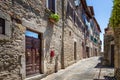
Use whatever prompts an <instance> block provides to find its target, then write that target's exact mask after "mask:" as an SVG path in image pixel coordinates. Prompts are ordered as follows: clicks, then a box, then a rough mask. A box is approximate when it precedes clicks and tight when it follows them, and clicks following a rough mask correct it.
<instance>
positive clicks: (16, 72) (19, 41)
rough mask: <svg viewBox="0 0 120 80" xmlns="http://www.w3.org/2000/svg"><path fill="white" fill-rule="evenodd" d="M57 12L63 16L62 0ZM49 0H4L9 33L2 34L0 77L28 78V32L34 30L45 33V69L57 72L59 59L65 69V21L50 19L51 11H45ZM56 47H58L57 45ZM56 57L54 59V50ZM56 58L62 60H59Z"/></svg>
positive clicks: (0, 12) (1, 13)
mask: <svg viewBox="0 0 120 80" xmlns="http://www.w3.org/2000/svg"><path fill="white" fill-rule="evenodd" d="M57 3H58V5H57V8H58V10H57V12H58V13H59V15H61V12H60V11H61V10H60V9H61V5H60V1H58V2H57ZM45 9H46V1H40V0H35V1H33V0H30V1H29V2H26V1H25V0H15V2H13V3H12V1H11V0H6V1H4V0H2V1H1V2H0V17H1V18H3V19H5V21H6V23H5V25H6V34H5V35H2V34H0V79H1V80H23V79H25V78H26V63H25V62H26V61H25V31H26V30H31V31H35V32H38V33H40V34H41V35H42V51H41V53H42V55H41V58H42V59H41V72H42V73H44V74H49V73H52V72H54V71H55V65H56V60H57V62H58V65H57V66H58V67H57V68H58V69H60V68H61V64H60V62H61V60H60V57H61V56H60V53H61V32H62V31H61V30H62V29H61V25H62V24H61V23H62V21H61V20H60V21H59V22H58V23H56V24H51V23H50V22H49V21H48V17H49V13H47V12H46V11H45ZM53 47H54V48H53ZM52 48H53V49H54V51H55V57H54V58H53V59H52V62H50V51H51V50H52ZM56 57H57V58H58V59H56Z"/></svg>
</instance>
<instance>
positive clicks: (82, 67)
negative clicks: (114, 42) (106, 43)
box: [42, 57, 115, 80]
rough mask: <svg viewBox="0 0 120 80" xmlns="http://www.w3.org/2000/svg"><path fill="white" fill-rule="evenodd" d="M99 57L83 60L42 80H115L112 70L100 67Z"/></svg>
mask: <svg viewBox="0 0 120 80" xmlns="http://www.w3.org/2000/svg"><path fill="white" fill-rule="evenodd" d="M99 64H100V57H91V58H88V59H83V60H80V61H78V62H77V63H75V64H73V65H71V66H70V67H67V68H66V69H64V70H60V71H59V72H57V73H53V74H51V75H49V76H47V77H46V78H43V79H42V80H115V79H112V76H113V75H114V70H113V68H108V67H103V66H100V65H99ZM108 78H110V79H108Z"/></svg>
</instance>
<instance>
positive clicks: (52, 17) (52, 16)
mask: <svg viewBox="0 0 120 80" xmlns="http://www.w3.org/2000/svg"><path fill="white" fill-rule="evenodd" d="M59 19H60V16H59V15H58V14H56V13H55V14H54V13H52V14H50V16H49V20H50V22H52V23H56V22H58V21H59Z"/></svg>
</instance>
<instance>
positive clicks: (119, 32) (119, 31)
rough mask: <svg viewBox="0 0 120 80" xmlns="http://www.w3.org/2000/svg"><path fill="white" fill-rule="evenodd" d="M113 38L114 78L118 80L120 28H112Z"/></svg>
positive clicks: (119, 69)
mask: <svg viewBox="0 0 120 80" xmlns="http://www.w3.org/2000/svg"><path fill="white" fill-rule="evenodd" d="M114 38H115V40H114V41H115V56H114V58H115V77H116V78H117V80H119V79H120V27H116V28H114Z"/></svg>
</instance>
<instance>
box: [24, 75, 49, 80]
mask: <svg viewBox="0 0 120 80" xmlns="http://www.w3.org/2000/svg"><path fill="white" fill-rule="evenodd" d="M46 76H47V75H46V74H38V75H32V76H29V77H27V78H25V79H24V80H40V79H42V78H44V77H46Z"/></svg>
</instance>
